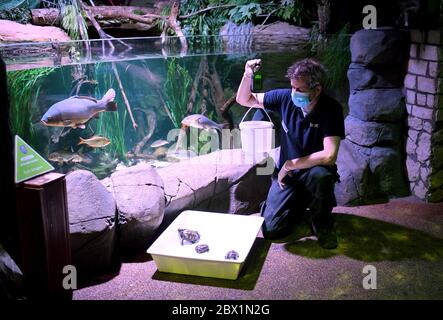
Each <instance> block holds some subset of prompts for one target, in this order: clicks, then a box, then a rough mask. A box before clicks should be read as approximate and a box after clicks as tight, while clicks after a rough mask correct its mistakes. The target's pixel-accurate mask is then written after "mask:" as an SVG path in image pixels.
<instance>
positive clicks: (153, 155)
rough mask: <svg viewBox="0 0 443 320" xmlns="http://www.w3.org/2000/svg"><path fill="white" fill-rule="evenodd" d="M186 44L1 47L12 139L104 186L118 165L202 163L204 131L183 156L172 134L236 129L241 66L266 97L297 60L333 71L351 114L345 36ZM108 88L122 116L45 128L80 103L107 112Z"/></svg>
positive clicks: (335, 88) (333, 86)
mask: <svg viewBox="0 0 443 320" xmlns="http://www.w3.org/2000/svg"><path fill="white" fill-rule="evenodd" d="M232 40H235V41H232ZM229 41H231V42H230V43H231V45H229V46H228V45H227V43H228V42H229ZM188 43H189V48H188V50H187V51H186V52H183V51H182V50H181V49H180V43H179V42H178V41H177V39H174V38H173V37H172V38H171V39H169V40H168V42H167V43H166V44H161V43H160V39H158V38H139V39H123V40H121V41H113V43H111V42H110V41H101V40H100V41H98V40H97V41H88V42H84V41H74V42H70V43H60V44H56V45H55V44H53V43H46V44H45V43H39V44H20V45H6V46H1V47H0V53H1V54H2V56H3V57H4V58H5V60H6V63H7V69H8V73H7V74H8V87H9V95H10V100H11V109H10V115H11V128H12V131H13V134H17V135H19V136H20V137H22V138H23V139H24V140H25V141H26V142H27V143H28V144H30V145H31V146H32V147H33V148H34V149H35V150H36V151H37V152H39V153H40V154H41V155H42V156H43V157H44V158H45V159H47V160H48V161H49V162H50V163H51V164H52V165H53V166H54V167H55V168H56V171H57V172H62V173H67V172H69V171H72V170H76V169H86V170H90V171H92V172H94V174H96V175H97V177H99V178H100V179H101V178H104V177H107V176H109V175H110V174H111V173H113V172H114V171H115V170H116V169H117V168H118V166H119V165H120V166H122V165H124V166H130V165H134V164H136V163H139V162H149V163H152V164H153V165H154V166H167V165H168V163H171V162H175V161H181V160H183V159H185V158H187V157H189V156H190V155H191V156H192V155H197V154H199V152H200V151H201V150H200V148H202V147H203V146H204V145H205V144H206V143H207V141H208V139H210V135H211V134H209V133H208V132H206V131H207V130H200V131H201V132H200V133H201V134H200V135H199V140H198V145H197V146H195V145H194V146H192V147H189V146H188V147H187V149H188V152H186V153H180V152H174V153H171V152H170V150H171V149H172V147H173V146H174V144H175V143H176V141H168V133H169V132H170V131H171V130H172V129H180V128H182V124H181V121H182V120H183V118H184V117H186V116H188V115H190V114H203V115H204V116H206V117H207V118H209V119H211V120H213V121H214V122H216V123H219V124H223V125H224V127H225V128H238V123H239V122H240V120H241V118H242V116H243V115H244V113H245V112H246V110H247V109H246V108H244V107H242V106H240V105H238V104H236V103H235V99H234V100H233V98H234V97H235V93H236V90H237V88H238V85H239V83H240V81H241V78H242V76H243V72H244V65H245V62H246V61H247V60H249V59H258V58H259V59H262V74H263V77H264V90H270V89H274V88H285V87H289V80H288V79H287V78H286V70H287V68H288V67H289V66H290V65H291V64H292V63H293V62H295V61H296V60H297V59H300V58H305V57H314V58H317V59H319V60H320V61H322V62H323V63H324V64H325V66H326V68H327V70H328V88H327V92H328V93H329V94H330V95H332V96H334V97H335V98H337V99H338V100H339V101H340V102H341V103H342V104H343V106H344V110H345V112H346V110H347V107H346V103H347V101H346V100H347V97H348V90H349V89H348V87H349V86H348V83H347V78H346V71H347V68H348V66H349V37H348V36H347V35H346V34H345V33H341V34H340V33H339V34H338V35H336V36H335V38H333V39H329V40H327V41H326V40H325V41H324V43H322V45H321V46H319V45H318V42H316V45H315V46H313V45H312V44H311V43H310V42H309V41H307V42H306V43H302V44H300V43H299V42H297V43H292V42H291V41H290V39H288V41H287V42H283V43H281V45H275V43H274V44H270V45H269V46H263V45H261V46H260V47H254V46H253V41H250V39H248V41H245V39H226V37H225V38H224V39H221V38H220V37H193V38H188ZM232 43H233V45H232ZM320 47H321V48H320ZM110 89H113V90H114V91H115V98H114V99H113V100H114V101H115V103H116V110H115V111H103V112H100V113H98V114H97V115H96V116H94V117H92V118H90V120H88V121H87V122H86V123H85V125H84V127H83V126H77V127H70V126H69V125H72V124H70V123H66V125H67V126H47V125H44V124H43V123H42V122H41V120H42V118H43V117H44V115H45V114H46V112H47V111H48V110H49V109H50V107H51V106H53V105H54V104H56V103H59V105H62V106H63V107H66V108H68V109H69V110H70V112H74V113H75V112H76V110H78V109H76V108H80V107H81V105H82V104H87V105H88V106H94V105H96V106H98V107H103V105H101V104H103V103H105V104H106V102H103V101H102V98H103V97H104V96H105V94H106V93H107V92H108V91H109V90H110ZM73 96H78V97H80V102H81V103H80V106H79V104H78V100H73V99H68V98H70V97H73ZM66 99H68V100H66ZM224 108H226V109H227V108H229V110H228V111H227V112H226V111H224V110H225V109H224ZM229 122H231V123H229ZM209 131H210V130H209ZM232 147H239V146H235V145H233V146H232ZM211 151H214V150H211Z"/></svg>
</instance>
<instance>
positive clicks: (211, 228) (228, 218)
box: [147, 210, 263, 280]
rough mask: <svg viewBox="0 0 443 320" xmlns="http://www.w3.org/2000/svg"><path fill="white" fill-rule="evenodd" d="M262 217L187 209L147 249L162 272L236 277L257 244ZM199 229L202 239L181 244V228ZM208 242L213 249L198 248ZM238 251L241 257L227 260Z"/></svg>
mask: <svg viewBox="0 0 443 320" xmlns="http://www.w3.org/2000/svg"><path fill="white" fill-rule="evenodd" d="M262 223H263V218H262V217H257V216H243V215H234V214H226V213H214V212H205V211H194V210H186V211H183V212H182V213H181V214H180V215H179V216H178V217H177V218H176V219H175V220H174V221H173V222H172V223H171V224H170V225H169V226H168V228H167V229H166V230H165V231H164V232H163V233H162V234H161V235H160V236H159V237H158V238H157V240H156V241H155V242H154V243H153V244H152V245H151V247H150V248H149V249H148V250H147V252H148V253H149V254H151V255H152V258H153V259H154V261H155V263H156V265H157V268H158V270H159V271H161V272H170V273H179V274H187V275H195V276H203V277H213V278H223V279H231V280H235V279H237V278H238V275H239V273H240V271H241V269H242V267H243V264H244V262H245V260H246V257H247V256H248V254H249V251H250V250H251V248H252V245H253V244H254V241H255V239H256V237H257V233H258V232H259V230H260V227H261V225H262ZM182 228H184V229H190V230H196V231H198V233H199V234H200V240H199V241H198V242H197V243H195V244H183V245H182V244H181V239H180V236H179V233H178V229H182ZM199 244H207V245H208V246H209V252H205V253H200V254H199V253H197V252H196V251H195V247H196V246H197V245H199ZM231 250H235V251H237V252H238V254H239V257H238V259H237V260H229V259H226V258H225V256H226V254H227V253H228V252H229V251H231Z"/></svg>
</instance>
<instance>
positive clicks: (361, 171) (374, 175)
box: [335, 139, 409, 205]
mask: <svg viewBox="0 0 443 320" xmlns="http://www.w3.org/2000/svg"><path fill="white" fill-rule="evenodd" d="M402 163H404V161H403V159H402V156H401V153H400V152H399V151H398V150H397V149H396V148H392V147H372V148H367V147H362V146H359V145H357V144H354V143H352V142H351V141H349V140H347V139H346V140H344V141H342V143H341V144H340V150H339V153H338V158H337V167H338V173H339V175H340V180H341V181H340V183H337V184H336V186H335V196H336V198H337V203H338V204H339V205H360V204H369V203H376V202H381V201H386V200H387V199H389V198H390V197H393V196H394V197H403V196H406V195H409V187H408V183H407V181H406V178H405V177H406V174H405V171H406V168H405V167H404V166H403V165H401V164H402Z"/></svg>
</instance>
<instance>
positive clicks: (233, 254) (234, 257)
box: [225, 250, 238, 260]
mask: <svg viewBox="0 0 443 320" xmlns="http://www.w3.org/2000/svg"><path fill="white" fill-rule="evenodd" d="M225 259H228V260H237V259H238V252H237V251H235V250H231V251H229V252H228V253H227V254H226V256H225Z"/></svg>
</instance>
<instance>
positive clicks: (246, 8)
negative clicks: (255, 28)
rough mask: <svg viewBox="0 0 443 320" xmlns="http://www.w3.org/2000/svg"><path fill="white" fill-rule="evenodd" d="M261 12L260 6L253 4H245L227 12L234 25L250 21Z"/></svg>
mask: <svg viewBox="0 0 443 320" xmlns="http://www.w3.org/2000/svg"><path fill="white" fill-rule="evenodd" d="M262 12H263V8H262V6H261V5H260V4H258V3H254V2H253V3H246V4H243V5H240V6H237V7H234V8H233V9H231V10H229V19H230V20H231V21H232V22H234V23H236V24H241V23H243V22H249V21H251V20H252V19H253V18H254V17H255V16H257V15H259V14H261V13H262Z"/></svg>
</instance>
